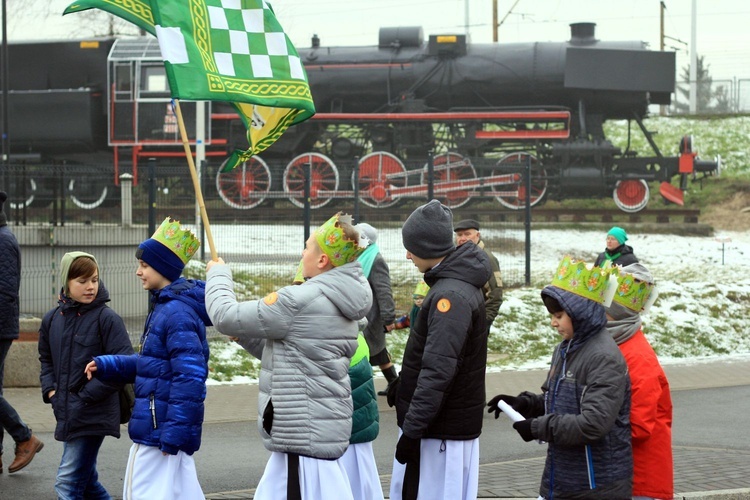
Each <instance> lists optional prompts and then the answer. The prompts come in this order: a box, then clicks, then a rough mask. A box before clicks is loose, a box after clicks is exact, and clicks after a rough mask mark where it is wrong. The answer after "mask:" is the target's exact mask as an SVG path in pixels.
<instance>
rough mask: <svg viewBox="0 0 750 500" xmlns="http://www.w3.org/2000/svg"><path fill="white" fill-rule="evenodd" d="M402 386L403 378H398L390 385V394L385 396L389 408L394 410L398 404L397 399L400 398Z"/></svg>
mask: <svg viewBox="0 0 750 500" xmlns="http://www.w3.org/2000/svg"><path fill="white" fill-rule="evenodd" d="M400 386H401V377H396V380H394V381H393V382H391V383H390V384H388V393H387V394H386V396H385V400H386V401H387V402H388V406H390V407H391V408H393V406H394V405H395V404H396V398H397V397H398V388H399V387H400Z"/></svg>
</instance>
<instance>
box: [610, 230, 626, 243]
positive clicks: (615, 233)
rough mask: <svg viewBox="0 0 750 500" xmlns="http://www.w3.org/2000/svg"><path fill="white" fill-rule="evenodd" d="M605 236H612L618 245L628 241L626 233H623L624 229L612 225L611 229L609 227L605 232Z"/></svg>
mask: <svg viewBox="0 0 750 500" xmlns="http://www.w3.org/2000/svg"><path fill="white" fill-rule="evenodd" d="M607 236H612V237H614V238H615V239H616V240H617V242H618V243H619V244H620V245H622V244H623V243H625V242H626V241H628V235H627V234H626V233H625V230H624V229H623V228H621V227H617V226H614V227H613V228H612V229H610V230H609V232H608V233H607Z"/></svg>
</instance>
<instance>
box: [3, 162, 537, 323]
mask: <svg viewBox="0 0 750 500" xmlns="http://www.w3.org/2000/svg"><path fill="white" fill-rule="evenodd" d="M150 167H151V168H144V169H143V170H142V171H141V172H140V173H139V175H138V177H137V179H134V180H136V181H137V182H134V183H133V185H132V190H130V191H129V190H128V189H123V188H124V186H127V184H128V182H130V181H129V180H126V178H127V176H125V177H123V178H117V179H116V178H115V175H114V172H113V169H112V166H111V165H109V166H106V165H101V166H95V165H48V164H35V165H32V164H14V165H10V166H9V167H8V168H6V169H5V170H4V172H3V174H2V176H0V180H1V181H2V182H1V183H0V188H1V189H2V190H5V191H7V192H8V193H9V201H8V202H7V203H6V205H5V212H6V215H7V216H8V219H9V226H10V227H11V229H14V232H16V233H17V235H18V234H19V233H21V232H22V231H24V232H26V233H29V234H31V236H25V237H24V240H23V241H21V239H19V241H21V251H22V255H23V270H22V292H23V293H22V296H23V297H22V302H21V313H22V315H25V316H40V315H41V314H43V313H44V312H45V311H47V310H49V309H51V308H52V307H53V306H54V305H55V300H56V295H57V293H58V292H59V289H60V286H61V283H60V282H59V277H58V276H57V272H58V266H59V261H60V258H61V257H62V254H63V253H64V252H66V251H71V250H83V251H88V252H91V253H93V254H94V255H95V256H96V257H97V258H98V260H99V262H100V265H101V267H102V273H103V276H102V279H103V281H104V282H105V284H106V285H107V288H108V290H109V292H110V294H111V296H112V298H113V300H112V307H113V308H114V309H115V310H116V311H118V312H120V314H121V315H122V316H123V317H124V318H125V319H126V323H127V324H128V328H129V330H131V335H133V336H134V337H135V338H137V335H139V334H140V331H141V328H142V321H143V319H144V317H145V314H141V313H140V311H144V310H145V309H144V307H145V304H146V302H147V296H146V294H145V292H143V291H142V290H140V283H139V282H138V279H137V278H136V277H135V274H134V273H135V269H136V262H135V257H134V252H135V248H136V246H137V244H138V243H139V242H140V241H142V240H143V239H145V238H147V237H148V236H149V235H150V234H151V232H152V231H153V228H154V227H156V226H158V224H160V223H161V221H162V220H163V219H164V218H165V217H167V216H171V217H174V218H176V219H178V220H180V221H181V222H182V223H183V224H185V225H187V226H189V227H191V228H192V229H194V230H195V231H196V233H202V234H203V242H204V244H203V245H202V247H201V251H200V255H197V256H196V257H197V258H194V259H193V261H192V262H191V263H190V264H189V265H188V267H187V268H186V271H185V275H186V276H188V277H192V278H200V279H203V278H204V277H205V267H204V265H203V262H205V261H207V260H210V253H209V248H208V244H207V243H206V241H205V232H203V231H202V228H201V223H200V218H199V216H198V210H197V207H196V203H195V196H194V189H193V185H192V182H191V180H190V175H189V170H188V167H187V166H181V165H179V166H178V165H171V164H167V163H156V162H151V163H150ZM201 170H202V172H201V177H202V179H201V184H202V186H203V197H204V200H205V207H206V211H207V214H208V217H209V219H210V228H211V233H212V235H213V239H214V241H215V245H216V249H217V252H218V255H219V256H220V257H222V258H224V260H226V261H227V262H228V263H230V264H231V265H232V266H233V269H234V273H235V281H236V282H237V283H238V287H237V289H238V294H239V296H240V297H241V298H243V299H251V298H259V297H263V296H264V295H265V294H267V293H269V292H271V291H273V290H275V289H277V288H280V287H282V286H286V285H287V284H289V283H290V282H291V280H292V278H293V275H294V273H295V271H296V267H297V264H298V262H299V259H300V257H301V251H302V249H303V247H304V242H305V238H306V235H308V234H309V233H310V231H311V229H312V230H314V228H316V227H317V226H318V225H320V224H322V223H323V222H325V221H326V220H327V219H328V218H329V217H331V216H332V215H333V214H334V213H336V212H337V211H343V212H346V213H349V214H352V215H354V216H355V222H368V223H369V224H371V225H373V226H374V227H375V228H377V229H378V231H379V237H378V241H377V243H378V246H379V247H380V249H381V253H382V254H383V256H384V257H385V259H386V262H387V263H388V264H389V266H390V269H391V279H392V286H393V292H394V298H395V300H396V308H397V311H399V312H407V311H408V310H409V309H410V308H411V295H412V292H413V290H414V287H415V285H416V283H417V281H418V280H419V279H420V278H421V275H420V274H419V272H418V271H417V269H416V268H415V267H414V266H413V264H412V263H411V261H408V260H407V259H406V256H405V250H404V248H403V246H402V244H401V233H400V228H401V225H402V223H403V221H404V220H406V218H407V217H408V215H409V214H410V213H411V212H412V210H413V209H414V208H415V207H417V206H418V205H420V204H422V203H424V202H425V201H426V200H427V197H428V194H429V193H430V192H431V191H432V185H433V182H434V179H432V177H430V178H428V179H426V180H427V182H428V184H429V186H428V189H427V190H426V192H425V194H424V195H421V196H418V197H411V198H404V199H401V200H398V201H397V202H393V203H392V204H390V203H386V204H384V205H387V206H381V207H378V206H373V205H374V204H373V203H372V200H367V199H364V201H365V202H364V203H363V197H361V196H360V197H354V196H351V193H347V196H344V197H332V199H331V200H329V201H328V202H325V203H322V201H321V199H320V196H318V197H315V196H314V195H312V194H311V195H310V197H309V199H311V200H312V201H313V205H316V204H317V205H320V206H319V207H318V208H314V209H308V208H306V206H305V205H306V204H305V203H300V200H301V201H302V202H304V201H305V199H304V196H302V197H299V194H300V193H286V196H282V195H278V194H277V195H274V196H269V197H266V199H265V200H263V201H262V202H261V203H258V204H257V205H255V206H254V207H253V208H251V209H245V210H242V209H238V208H235V207H233V206H230V205H229V204H228V203H227V202H226V200H224V199H223V198H222V196H221V193H220V192H219V191H217V188H216V186H217V175H218V172H217V169H216V168H213V169H212V168H211V167H206V166H205V165H204V168H203V169H201ZM148 171H150V173H148ZM271 173H272V174H276V175H281V173H280V172H275V171H272V172H271ZM431 180H432V182H430V181H431ZM238 182H239V181H238ZM118 184H119V185H118ZM238 189H241V187H238ZM225 190H226V188H225ZM123 193H125V194H123ZM463 195H466V200H464V198H462V196H463ZM435 197H437V198H438V199H441V201H443V202H444V203H446V204H448V205H451V206H453V214H454V220H455V221H458V220H460V219H464V218H473V219H477V220H479V221H480V223H481V226H482V227H481V234H482V239H483V240H484V241H485V242H486V244H487V245H488V246H489V247H490V248H491V249H492V250H493V251H494V253H495V255H496V256H497V257H498V259H499V261H500V267H501V272H502V274H503V280H504V284H505V286H518V285H522V284H523V283H524V282H525V280H526V275H527V272H528V266H527V254H528V251H527V246H526V228H527V227H528V226H526V225H525V223H524V211H523V210H521V211H514V210H508V209H505V208H503V207H502V206H501V205H499V204H498V203H497V201H496V200H495V199H494V197H493V196H482V195H481V193H476V192H472V193H468V192H467V193H464V192H453V193H450V194H445V193H443V196H442V197H441V194H440V193H438V194H437V195H436V196H435ZM292 198H294V199H292ZM368 201H369V204H368V203H367V202H368ZM300 204H301V205H302V206H300ZM31 246H33V247H34V249H33V252H32V249H31ZM32 256H33V257H32ZM201 261H202V262H201ZM30 283H34V285H33V286H31V285H30Z"/></svg>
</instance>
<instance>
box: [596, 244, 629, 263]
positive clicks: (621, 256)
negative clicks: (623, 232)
mask: <svg viewBox="0 0 750 500" xmlns="http://www.w3.org/2000/svg"><path fill="white" fill-rule="evenodd" d="M608 256H609V260H611V261H612V265H614V266H623V267H624V266H629V265H630V264H635V263H637V262H638V258H637V257H636V256H635V254H634V253H633V249H632V248H631V247H629V246H628V245H625V244H623V245H620V246H619V247H617V248H615V249H614V250H605V251H603V252H602V253H600V254H599V256H598V257H597V258H596V262H594V265H595V266H599V267H601V265H602V264H603V263H604V261H606V260H607V257H608Z"/></svg>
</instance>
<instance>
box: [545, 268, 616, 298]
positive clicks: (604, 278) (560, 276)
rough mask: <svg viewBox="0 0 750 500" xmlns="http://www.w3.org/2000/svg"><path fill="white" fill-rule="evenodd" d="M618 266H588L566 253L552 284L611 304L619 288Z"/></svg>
mask: <svg viewBox="0 0 750 500" xmlns="http://www.w3.org/2000/svg"><path fill="white" fill-rule="evenodd" d="M617 275H618V271H617V268H615V267H612V266H611V265H610V264H609V262H608V263H607V265H605V267H593V266H588V265H587V264H586V263H585V262H583V261H576V260H575V259H573V258H572V257H571V256H569V255H566V256H565V257H563V259H562V261H560V265H559V266H557V272H555V276H554V278H552V285H553V286H556V287H558V288H562V289H563V290H567V291H568V292H572V293H575V294H576V295H580V296H581V297H584V298H587V299H589V300H593V301H594V302H598V303H600V304H603V305H604V306H609V304H611V303H612V297H613V295H614V293H615V291H616V290H617Z"/></svg>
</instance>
